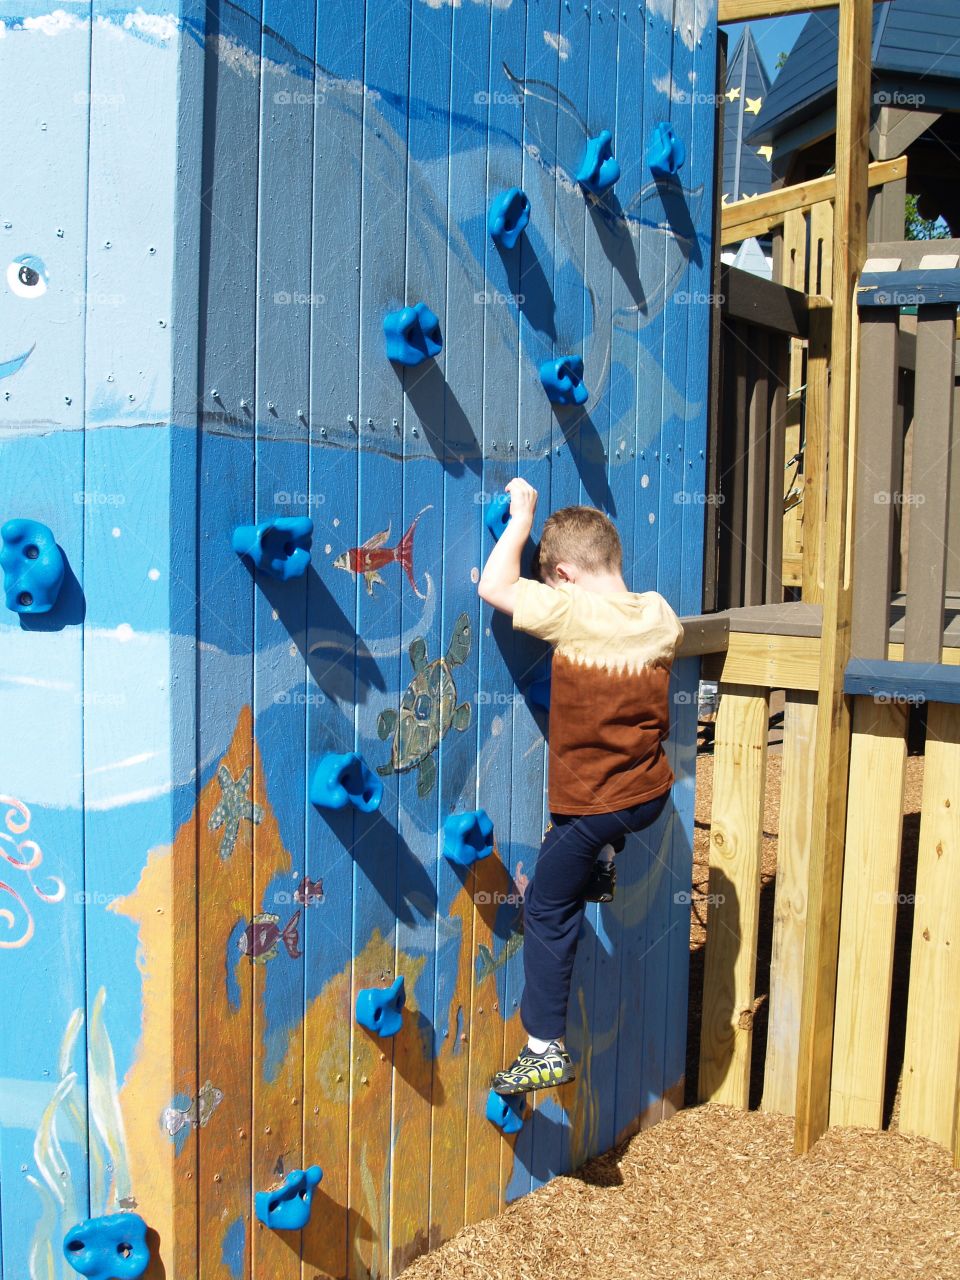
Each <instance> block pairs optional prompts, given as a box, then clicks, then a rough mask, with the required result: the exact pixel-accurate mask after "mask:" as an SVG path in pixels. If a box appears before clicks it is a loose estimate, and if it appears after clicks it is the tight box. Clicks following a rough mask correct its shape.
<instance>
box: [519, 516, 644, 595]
mask: <svg viewBox="0 0 960 1280" xmlns="http://www.w3.org/2000/svg"><path fill="white" fill-rule="evenodd" d="M561 562H565V563H567V564H575V565H576V566H577V567H578V568H579V569H584V570H585V571H586V572H587V573H619V572H620V571H621V569H622V567H623V550H622V548H621V546H620V535H619V534H618V533H617V530H616V526H615V525H614V523H613V521H612V520H609V519H608V518H607V517H606V516H605V515H604V514H603V512H602V511H598V510H597V509H596V507H561V508H560V510H559V511H555V512H554V513H553V515H552V516H550V517H549V518H548V519H547V522H546V524H545V525H544V526H543V533H542V534H541V536H540V546H539V548H538V549H537V555H536V560H535V563H534V567H535V569H536V572H537V576H538V577H539V578H540V579H541V580H542V581H546V580H547V579H548V578H552V577H554V576H555V574H556V572H557V565H558V564H560V563H561Z"/></svg>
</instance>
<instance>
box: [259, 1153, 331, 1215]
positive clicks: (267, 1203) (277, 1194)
mask: <svg viewBox="0 0 960 1280" xmlns="http://www.w3.org/2000/svg"><path fill="white" fill-rule="evenodd" d="M322 1177H323V1170H322V1169H321V1168H320V1166H319V1165H318V1164H312V1165H311V1166H310V1168H309V1169H294V1170H293V1172H292V1173H288V1174H287V1176H286V1178H285V1180H284V1183H283V1186H282V1187H279V1188H278V1189H277V1190H276V1191H258V1192H257V1194H256V1195H255V1196H254V1206H255V1209H256V1214H257V1218H258V1219H259V1220H260V1222H262V1223H263V1225H264V1226H265V1227H272V1228H273V1229H274V1231H301V1230H302V1229H303V1228H304V1227H305V1226H306V1225H307V1223H308V1222H309V1221H310V1210H311V1209H312V1208H313V1193H314V1191H316V1189H317V1187H318V1186H319V1185H320V1179H321V1178H322Z"/></svg>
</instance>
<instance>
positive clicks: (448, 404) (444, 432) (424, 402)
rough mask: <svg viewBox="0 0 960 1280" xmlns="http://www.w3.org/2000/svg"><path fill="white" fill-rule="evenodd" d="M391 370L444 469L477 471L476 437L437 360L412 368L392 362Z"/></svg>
mask: <svg viewBox="0 0 960 1280" xmlns="http://www.w3.org/2000/svg"><path fill="white" fill-rule="evenodd" d="M393 370H394V372H395V373H396V375H397V377H398V378H399V380H400V382H401V383H402V384H403V390H404V394H405V395H406V397H407V399H408V400H409V402H410V404H411V405H412V406H413V409H414V411H415V413H416V415H417V417H418V418H419V420H420V426H421V427H422V428H423V434H424V435H425V436H426V438H427V441H428V443H429V445H430V448H431V449H432V450H433V452H434V454H435V455H436V458H437V461H438V462H439V463H440V464H441V466H442V467H443V468H444V470H446V471H447V472H448V473H449V474H450V475H452V476H462V475H463V474H464V472H466V471H473V472H474V473H475V474H476V475H480V474H481V472H482V470H483V460H482V457H481V449H480V441H479V440H478V439H477V437H476V435H475V433H474V430H473V427H471V425H470V421H469V419H468V418H467V415H466V414H465V413H464V411H463V406H462V405H461V403H460V401H459V400H458V399H457V397H456V395H455V394H454V392H453V388H452V387H451V386H450V384H449V383H448V382H447V380H446V378H445V377H444V376H443V372H442V371H441V369H440V366H439V365H438V364H437V362H436V361H435V360H426V361H424V363H423V364H422V365H415V366H414V367H413V368H410V367H407V366H404V365H396V364H395V365H394V366H393Z"/></svg>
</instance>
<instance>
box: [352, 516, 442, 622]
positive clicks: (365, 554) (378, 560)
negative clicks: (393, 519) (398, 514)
mask: <svg viewBox="0 0 960 1280" xmlns="http://www.w3.org/2000/svg"><path fill="white" fill-rule="evenodd" d="M431 505H432V504H431ZM429 510H430V506H426V507H424V508H423V510H421V511H418V512H417V514H416V515H415V516H414V517H413V519H412V520H411V521H410V528H409V529H408V530H407V532H406V533H405V534H404V535H403V537H402V538H401V539H400V541H399V542H398V543H397V545H396V546H395V547H388V546H385V545H384V544H385V543H386V542H387V540H388V539H389V537H390V528H391V526H390V525H387V527H386V528H385V529H381V531H380V532H379V533H375V534H374V535H373V537H372V538H368V539H367V540H366V542H365V543H364V544H363V546H360V547H351V548H350V550H349V551H344V552H343V553H342V554H341V555H339V556H337V558H336V560H334V562H333V567H334V568H335V569H345V570H346V571H347V573H356V574H361V573H362V574H363V578H364V581H365V582H366V584H367V594H368V595H371V596H372V595H373V588H374V584H375V583H377V582H380V583H382V582H383V578H381V577H380V572H379V571H380V570H381V569H382V568H383V567H384V566H385V565H388V564H399V565H400V566H401V568H402V569H403V570H404V571H405V572H406V575H407V577H408V578H409V579H410V585H411V587H413V590H414V594H415V595H418V596H419V597H420V599H421V600H424V599H426V597H425V595H424V593H423V592H422V591H418V590H417V580H416V578H415V577H414V575H413V531H414V530H415V529H416V527H417V521H418V520H419V519H420V517H421V516H422V515H423V513H424V511H429Z"/></svg>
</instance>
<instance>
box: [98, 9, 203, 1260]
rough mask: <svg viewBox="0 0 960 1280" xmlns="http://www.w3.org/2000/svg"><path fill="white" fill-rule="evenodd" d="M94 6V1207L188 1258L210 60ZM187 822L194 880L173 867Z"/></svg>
mask: <svg viewBox="0 0 960 1280" xmlns="http://www.w3.org/2000/svg"><path fill="white" fill-rule="evenodd" d="M91 18H92V36H91V45H90V68H91V71H90V76H91V79H90V90H91V91H90V132H89V139H90V155H89V172H90V174H91V180H90V188H89V198H88V210H87V212H88V221H87V288H86V291H85V295H84V299H83V301H84V327H85V345H86V357H87V358H86V367H85V377H84V382H83V387H82V394H83V398H84V403H85V414H86V422H87V425H88V426H89V427H94V426H95V427H96V430H92V431H89V432H88V434H87V439H86V442H85V451H84V484H83V489H84V491H85V493H86V494H87V495H88V497H89V499H90V500H89V501H85V502H84V504H83V505H84V562H85V566H86V572H85V577H84V595H83V604H84V608H83V611H82V612H81V614H80V615H79V616H78V617H77V618H76V619H75V621H79V620H80V617H82V619H83V633H84V638H83V649H84V654H83V657H84V697H83V709H84V730H83V733H84V760H83V776H84V793H83V794H84V808H85V814H84V826H85V835H84V844H85V850H86V856H85V864H86V865H85V870H86V882H87V886H88V892H90V897H89V898H88V901H87V915H86V933H87V948H88V949H87V956H86V968H87V1001H86V1004H87V1010H86V1016H87V1025H88V1037H87V1071H88V1079H89V1081H90V1093H89V1098H88V1106H89V1113H90V1121H91V1138H92V1139H93V1141H91V1147H90V1151H89V1164H90V1183H91V1205H90V1208H91V1211H92V1212H93V1213H94V1214H95V1215H97V1216H99V1215H100V1214H102V1213H113V1212H116V1211H118V1210H119V1209H121V1208H123V1207H124V1206H125V1204H126V1203H128V1202H129V1201H131V1200H135V1201H136V1204H137V1206H138V1208H139V1209H140V1211H141V1213H142V1214H143V1216H144V1218H145V1219H146V1220H147V1221H148V1222H149V1223H150V1224H151V1226H153V1228H154V1230H156V1231H157V1233H158V1235H159V1236H160V1239H161V1242H162V1243H161V1246H160V1249H161V1255H160V1261H161V1263H162V1265H163V1267H165V1268H169V1269H170V1270H171V1271H172V1270H173V1269H177V1270H179V1271H183V1272H186V1273H188V1274H189V1273H191V1272H195V1270H196V1207H195V1199H194V1196H195V1191H194V1189H195V1185H196V1183H195V1179H194V1174H195V1171H196V1146H195V1144H194V1143H192V1142H190V1143H189V1146H186V1143H187V1142H188V1141H189V1138H190V1137H191V1136H192V1129H191V1126H190V1125H189V1124H187V1125H186V1126H185V1130H184V1131H182V1132H183V1136H182V1138H181V1139H180V1141H179V1142H177V1141H176V1140H175V1139H174V1138H173V1135H171V1133H170V1131H169V1126H168V1125H167V1124H166V1123H164V1119H163V1117H164V1116H165V1114H167V1113H168V1108H173V1107H175V1106H176V1099H177V1098H178V1097H182V1098H185V1099H186V1100H187V1102H188V1104H189V1100H190V1099H192V1098H193V1097H194V1096H195V1095H196V1092H197V1080H196V1040H195V1035H196V1024H195V1007H196V995H195V992H196V986H195V983H196V966H195V944H196V904H195V901H194V877H193V874H192V873H193V858H192V856H190V854H191V853H192V850H190V849H189V845H190V844H191V843H192V839H193V835H194V823H195V799H196V794H195V786H194V779H193V774H194V769H195V764H196V760H195V754H194V730H195V723H194V714H195V696H194V695H195V685H194V653H193V647H192V646H193V624H194V603H195V594H194V585H195V572H196V566H195V558H196V526H195V520H196V492H195V474H196V431H195V406H194V403H193V397H192V396H191V395H190V394H189V393H188V394H187V395H183V393H182V390H181V392H180V398H179V407H180V409H182V410H185V412H186V416H185V419H184V420H182V421H181V422H176V421H175V420H174V417H173V413H174V395H175V390H176V389H177V387H178V383H179V380H180V379H182V380H183V384H181V385H185V386H186V387H189V388H190V389H191V391H192V390H193V388H194V386H195V376H196V368H195V356H194V352H195V344H196V315H195V309H194V303H193V296H194V295H195V290H196V280H197V244H196V238H195V233H193V234H191V233H190V232H189V231H188V226H189V225H190V216H191V213H193V212H194V208H193V206H192V205H191V203H190V201H189V200H187V199H185V195H186V191H187V190H189V191H190V192H193V191H194V190H195V182H196V178H197V172H196V161H197V158H198V148H197V146H196V142H197V139H196V136H195V134H194V133H193V131H192V127H191V128H188V129H187V130H186V131H184V132H183V133H181V131H180V130H179V129H178V124H179V123H180V122H181V118H180V117H179V115H178V102H179V100H180V96H181V93H184V94H187V95H191V96H193V95H195V94H196V93H197V92H198V91H199V89H200V84H201V79H200V66H199V64H198V62H196V61H195V60H194V59H193V51H192V50H190V51H188V50H187V49H186V45H184V46H183V49H182V50H181V38H182V37H181V35H180V33H179V32H178V31H176V30H175V26H176V24H174V26H172V27H170V28H168V34H167V36H166V38H165V39H163V40H160V41H151V40H144V39H143V38H141V36H140V35H139V34H134V32H133V31H132V30H129V29H128V28H123V29H122V30H118V27H117V24H116V23H115V14H114V11H113V10H112V9H109V8H108V7H107V6H105V5H95V6H94V9H93V13H92V15H91ZM181 52H182V53H183V57H184V59H185V61H184V62H183V63H181ZM191 124H192V122H191ZM181 165H182V166H183V168H182V169H181ZM188 175H189V176H188ZM117 280H123V281H124V286H123V289H124V291H123V292H121V291H119V290H117V291H116V292H114V289H115V288H116V285H115V284H114V285H113V286H111V282H115V281H117ZM133 281H136V286H135V287H133V286H132V283H131V282H133ZM181 288H182V289H183V290H184V295H183V297H182V298H181V297H178V296H177V293H178V291H179V289H181ZM175 303H176V305H177V309H176V310H175ZM181 325H182V327H181ZM175 326H176V327H175ZM184 632H186V638H184V635H183V633H184ZM147 744H149V745H147ZM145 747H146V750H144V748H145ZM181 837H185V840H184V843H186V845H187V846H188V856H187V859H186V865H187V874H186V875H184V876H183V877H179V876H177V875H176V874H174V872H173V869H172V866H171V864H172V863H173V862H174V861H175V857H174V856H173V854H172V850H173V846H174V845H175V844H176V842H177V841H178V839H180V838H181ZM160 864H163V868H164V869H163V870H162V871H161V870H160V869H159V866H160ZM120 899H122V902H121V901H119V900H120ZM158 917H159V918H158ZM121 1082H122V1083H121ZM94 1135H96V1136H95V1138H94ZM185 1147H186V1149H185ZM181 1153H182V1158H181Z"/></svg>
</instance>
